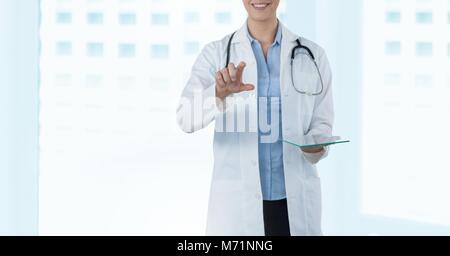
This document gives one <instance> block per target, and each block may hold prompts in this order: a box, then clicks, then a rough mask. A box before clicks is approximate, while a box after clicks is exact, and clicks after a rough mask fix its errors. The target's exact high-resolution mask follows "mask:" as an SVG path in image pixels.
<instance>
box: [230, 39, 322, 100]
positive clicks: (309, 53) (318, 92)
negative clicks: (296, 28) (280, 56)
mask: <svg viewBox="0 0 450 256" xmlns="http://www.w3.org/2000/svg"><path fill="white" fill-rule="evenodd" d="M235 34H236V32H234V33H233V34H232V35H231V37H230V40H229V41H228V46H227V62H226V65H225V68H226V67H228V64H229V63H230V55H231V43H232V41H233V37H234V35H235ZM296 42H297V45H296V46H295V47H294V48H292V53H291V81H292V86H293V87H294V89H295V91H297V92H298V93H300V94H303V95H308V96H318V95H320V94H322V92H323V88H324V87H323V79H322V74H321V73H320V69H319V66H318V65H317V62H316V58H315V57H314V54H313V53H312V51H311V49H309V48H308V47H307V46H305V45H303V44H302V43H301V41H300V39H297V40H296ZM301 49H304V50H305V51H306V53H307V54H305V55H306V56H307V57H308V58H309V59H310V60H311V62H312V63H313V65H314V67H315V69H316V70H317V74H318V75H319V80H320V90H319V91H316V92H311V91H305V90H299V89H298V88H297V86H296V85H295V81H294V60H295V56H296V52H297V50H301ZM303 54H304V53H303Z"/></svg>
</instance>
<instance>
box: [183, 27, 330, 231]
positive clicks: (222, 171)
mask: <svg viewBox="0 0 450 256" xmlns="http://www.w3.org/2000/svg"><path fill="white" fill-rule="evenodd" d="M245 26H247V24H245V25H244V26H243V27H242V28H241V29H240V30H239V31H237V32H236V35H235V36H234V39H233V42H232V46H231V56H230V57H231V62H232V63H235V64H238V63H239V62H241V61H244V62H246V63H247V67H246V68H245V71H244V74H243V82H244V83H250V84H253V85H255V86H257V81H258V80H257V64H256V59H255V57H254V54H253V51H252V47H251V45H250V41H249V39H248V37H247V32H246V27H245ZM281 26H282V44H281V46H282V49H281V73H280V76H281V77H280V79H281V96H282V97H281V101H282V113H283V115H282V123H283V125H282V126H283V130H282V132H283V138H284V139H286V140H290V141H294V142H299V143H301V142H303V141H305V139H306V138H307V137H311V136H316V135H321V136H331V135H332V127H333V119H334V112H333V99H332V90H331V70H330V66H329V63H328V60H327V57H326V55H325V52H324V50H323V49H322V48H320V47H319V46H318V45H316V44H314V43H313V42H311V41H309V40H306V39H304V38H302V39H301V40H302V44H303V45H306V46H308V47H309V48H310V49H311V51H312V52H313V54H314V55H315V57H316V60H317V63H318V66H319V69H320V72H321V74H322V77H323V82H324V91H323V93H322V94H321V95H319V96H307V95H302V94H299V93H298V92H296V91H295V90H294V88H293V86H292V82H291V71H290V54H291V51H292V49H293V47H295V46H296V42H295V40H296V39H297V38H299V37H298V36H296V35H294V34H293V33H291V32H290V31H289V30H288V29H287V28H286V27H284V26H283V25H282V24H281ZM230 36H231V35H228V36H226V37H225V38H223V39H222V40H220V41H216V42H212V43H210V44H208V45H207V46H206V47H205V48H204V49H203V51H202V53H201V54H200V56H199V57H198V59H197V61H196V62H195V64H194V66H193V69H192V74H191V77H190V79H189V81H188V83H187V85H186V87H185V89H184V91H183V94H182V100H181V101H180V105H179V108H178V111H177V121H178V124H179V126H180V127H181V129H182V130H183V131H185V132H187V133H192V132H195V131H197V130H199V129H202V128H204V127H206V126H207V125H209V124H210V123H212V122H213V121H215V124H216V128H217V126H218V125H223V123H224V122H223V118H224V117H225V118H227V115H229V114H230V113H232V112H234V113H235V114H236V112H242V111H244V112H246V113H247V114H248V115H247V117H246V121H247V122H249V124H248V127H250V126H252V127H254V126H257V123H258V118H257V115H255V113H256V112H257V109H256V106H257V104H256V102H257V98H256V97H257V95H256V92H257V89H255V90H254V91H252V92H243V93H240V94H237V95H233V96H230V97H229V98H230V99H233V98H236V97H243V98H246V99H247V100H249V101H250V102H251V103H252V104H251V107H245V108H244V107H240V106H239V105H237V108H228V107H227V108H225V109H220V108H218V107H216V105H215V104H214V103H215V102H214V101H211V100H210V99H211V98H214V97H215V72H217V71H218V70H220V69H222V68H223V67H224V65H225V62H226V48H227V44H228V40H229V38H230ZM294 73H295V70H294ZM194 95H196V96H199V97H200V98H202V99H204V100H205V101H208V102H209V103H208V104H205V105H204V106H200V107H199V105H198V104H196V103H193V101H194ZM192 113H194V114H197V115H196V117H195V118H194V119H193V120H192V118H191V116H190V115H191V114H192ZM199 114H200V115H201V117H199ZM222 127H223V126H222ZM192 150H195V148H193V149H192ZM283 150H284V151H283V152H284V155H283V162H284V174H285V181H286V193H287V202H288V212H289V223H290V230H291V234H292V235H294V236H298V235H321V234H322V232H321V183H320V178H319V176H318V173H317V170H316V166H315V164H316V163H317V162H318V160H320V159H321V158H323V157H325V156H326V155H327V153H328V149H327V150H326V152H325V153H324V154H322V155H320V156H319V157H317V156H311V155H308V154H305V153H303V152H302V151H301V150H300V149H298V148H296V147H293V146H291V145H288V144H285V145H284V147H283ZM262 202H263V201H262V192H261V184H260V174H259V164H258V133H257V132H251V131H249V132H222V130H221V129H216V132H215V136H214V172H213V179H212V184H211V191H210V201H209V210H208V220H207V230H206V234H207V235H256V236H259V235H261V236H262V235H264V221H263V206H262Z"/></svg>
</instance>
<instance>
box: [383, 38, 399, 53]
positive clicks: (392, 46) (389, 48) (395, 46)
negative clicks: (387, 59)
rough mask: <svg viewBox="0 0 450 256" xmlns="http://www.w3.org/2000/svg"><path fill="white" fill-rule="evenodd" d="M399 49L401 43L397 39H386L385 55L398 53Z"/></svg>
mask: <svg viewBox="0 0 450 256" xmlns="http://www.w3.org/2000/svg"><path fill="white" fill-rule="evenodd" d="M401 50H402V45H401V43H400V42H398V41H388V42H386V43H385V53H386V55H400V53H401Z"/></svg>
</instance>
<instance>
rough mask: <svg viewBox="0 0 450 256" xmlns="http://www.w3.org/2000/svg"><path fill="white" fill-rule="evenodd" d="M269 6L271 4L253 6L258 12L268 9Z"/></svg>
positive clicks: (255, 4) (254, 4)
mask: <svg viewBox="0 0 450 256" xmlns="http://www.w3.org/2000/svg"><path fill="white" fill-rule="evenodd" d="M269 5H270V3H253V4H252V6H253V8H255V9H256V10H260V11H262V10H264V9H266V8H267V7H268V6H269Z"/></svg>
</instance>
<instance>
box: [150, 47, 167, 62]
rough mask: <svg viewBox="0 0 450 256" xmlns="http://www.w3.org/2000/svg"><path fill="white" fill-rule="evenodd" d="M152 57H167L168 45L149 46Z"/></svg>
mask: <svg viewBox="0 0 450 256" xmlns="http://www.w3.org/2000/svg"><path fill="white" fill-rule="evenodd" d="M151 51H152V58H155V59H167V58H168V57H169V46H168V45H166V44H154V45H152V46H151Z"/></svg>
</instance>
